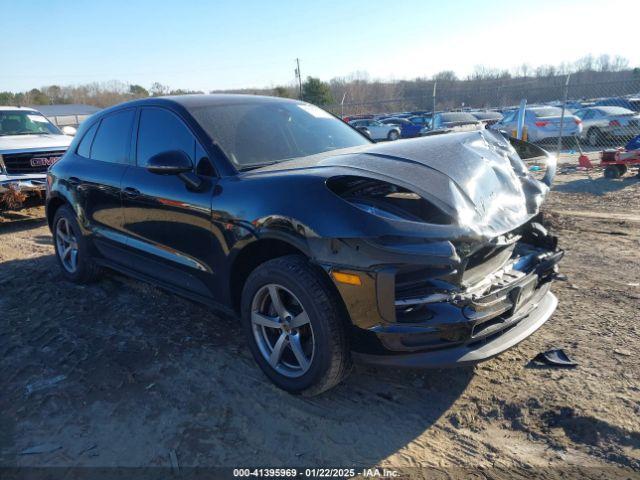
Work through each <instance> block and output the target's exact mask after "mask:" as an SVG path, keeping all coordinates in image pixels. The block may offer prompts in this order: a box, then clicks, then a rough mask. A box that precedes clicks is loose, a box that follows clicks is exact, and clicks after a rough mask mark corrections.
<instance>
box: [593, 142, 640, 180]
mask: <svg viewBox="0 0 640 480" xmlns="http://www.w3.org/2000/svg"><path fill="white" fill-rule="evenodd" d="M600 166H601V167H602V168H604V176H605V177H607V178H618V177H621V176H622V175H624V174H625V173H627V170H628V169H629V167H631V166H636V167H638V169H639V170H638V175H640V150H625V149H624V148H618V149H615V150H604V151H603V152H602V153H601V154H600Z"/></svg>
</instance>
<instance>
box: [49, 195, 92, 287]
mask: <svg viewBox="0 0 640 480" xmlns="http://www.w3.org/2000/svg"><path fill="white" fill-rule="evenodd" d="M52 234H53V245H54V248H55V251H56V259H57V260H58V264H59V265H60V269H61V270H62V274H63V275H64V277H65V278H66V279H67V280H69V281H71V282H74V283H80V284H83V283H90V282H92V281H94V280H96V279H97V278H98V277H99V276H100V273H101V270H100V268H99V267H98V266H97V265H96V264H95V262H94V260H93V258H92V256H91V248H90V245H89V242H88V240H87V239H86V238H85V237H84V236H83V235H82V232H81V230H80V227H79V226H78V221H77V220H76V216H75V214H74V212H73V210H72V209H71V207H69V206H68V205H63V206H61V207H60V208H59V209H58V210H57V211H56V214H55V216H54V218H53V228H52ZM73 245H75V247H76V248H75V254H74V253H73V251H74V249H73ZM66 246H71V250H70V251H69V253H68V254H65V251H66V248H65V247H66ZM74 257H75V260H74V261H72V260H73V258H74Z"/></svg>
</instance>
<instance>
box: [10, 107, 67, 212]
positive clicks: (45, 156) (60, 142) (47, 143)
mask: <svg viewBox="0 0 640 480" xmlns="http://www.w3.org/2000/svg"><path fill="white" fill-rule="evenodd" d="M63 130H64V132H63V131H61V130H60V129H58V127H56V126H55V125H54V124H52V123H51V122H50V121H49V120H47V119H46V117H45V116H44V115H42V114H41V113H40V112H38V111H37V110H34V109H32V108H25V107H0V209H2V208H3V206H6V205H3V204H9V203H10V202H9V201H8V200H7V199H8V198H16V194H17V198H24V197H25V196H29V195H33V194H35V193H39V192H42V191H44V190H45V186H46V178H47V168H49V167H50V166H51V165H53V164H54V163H55V162H57V161H58V159H60V157H61V156H62V154H63V153H64V152H65V151H66V149H67V147H68V146H69V144H70V143H71V140H73V138H72V137H71V136H70V135H73V134H74V133H75V129H74V128H72V127H64V129H63ZM9 194H13V195H9ZM13 205H15V203H13Z"/></svg>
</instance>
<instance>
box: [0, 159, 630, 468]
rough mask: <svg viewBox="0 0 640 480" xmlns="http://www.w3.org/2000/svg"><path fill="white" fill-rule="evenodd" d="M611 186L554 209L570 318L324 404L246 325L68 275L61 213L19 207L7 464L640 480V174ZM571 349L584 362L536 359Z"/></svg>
mask: <svg viewBox="0 0 640 480" xmlns="http://www.w3.org/2000/svg"><path fill="white" fill-rule="evenodd" d="M592 177H593V178H592V179H590V178H589V177H588V176H587V175H586V174H585V173H581V172H574V173H564V174H560V175H558V177H557V182H556V186H555V189H554V192H553V193H552V194H551V196H550V198H549V200H548V202H547V204H546V205H545V210H546V212H547V214H548V218H549V219H550V221H551V224H552V225H553V228H554V230H555V232H556V233H557V234H558V235H559V237H560V243H561V246H562V247H563V248H564V249H565V250H566V257H565V260H564V261H563V263H562V272H563V273H565V274H566V275H567V277H568V281H567V282H557V283H556V285H555V286H554V291H555V293H556V295H557V296H558V298H559V301H560V303H559V307H558V310H557V312H556V314H555V315H554V316H553V317H552V319H551V320H550V321H549V322H548V323H547V324H545V325H544V326H543V327H542V328H541V329H540V330H539V331H538V332H537V333H535V334H534V335H533V336H532V337H531V338H529V339H527V340H526V341H524V342H523V343H522V344H520V345H519V346H518V347H516V348H514V349H512V350H510V351H508V352H506V353H505V354H503V355H502V356H500V357H499V358H496V359H493V360H491V361H488V362H486V363H483V364H480V365H478V366H476V367H473V368H462V369H452V370H431V371H404V370H401V371H398V370H391V369H373V368H369V367H364V366H358V367H356V368H355V370H354V372H353V374H352V375H351V376H350V377H349V378H348V379H347V381H345V382H344V383H343V384H342V385H340V386H338V387H337V388H336V389H334V390H332V391H330V392H328V393H326V394H324V395H322V396H320V397H316V398H312V399H308V398H299V397H294V396H290V395H288V394H286V393H283V392H281V391H279V390H278V389H276V388H275V387H273V386H271V384H270V383H269V382H268V381H267V379H266V378H265V377H264V376H263V375H262V374H261V372H260V371H259V370H258V368H257V367H256V366H255V365H254V362H253V360H252V358H251V357H250V354H249V352H248V351H247V349H246V348H245V346H244V342H243V339H242V336H241V332H240V330H239V328H238V325H237V321H236V320H235V319H233V318H217V317H216V316H214V315H213V314H212V313H210V312H209V311H208V310H207V309H206V308H204V307H202V306H199V305H196V304H193V303H191V302H189V301H187V300H183V299H181V298H179V297H177V296H175V295H172V294H169V293H165V292H163V291H161V290H159V289H157V288H155V287H153V286H149V285H146V284H143V283H140V282H137V281H133V280H129V279H127V278H124V277H122V276H119V275H115V274H112V275H108V276H106V277H104V278H103V279H102V280H101V281H99V282H98V283H95V284H93V285H91V286H76V285H72V284H69V283H67V282H65V281H64V280H63V279H62V277H61V275H60V272H59V270H58V266H57V264H56V262H55V259H54V256H53V247H52V242H51V236H50V233H49V230H48V228H47V226H46V223H45V221H44V219H43V218H42V215H43V209H42V208H32V209H27V210H24V211H20V212H5V213H4V214H3V215H0V385H1V387H0V465H3V466H16V465H18V466H43V465H47V466H50V465H51V466H156V465H157V466H163V465H164V466H166V465H170V464H171V463H172V461H173V463H175V462H176V461H177V462H179V465H181V466H230V467H235V466H248V465H252V466H316V467H322V466H325V467H326V466H352V465H355V466H360V467H369V466H375V465H379V466H387V467H396V468H405V467H424V466H428V467H435V468H436V469H437V470H435V471H440V472H445V473H446V475H449V477H451V474H450V472H452V471H455V469H456V467H465V468H477V467H480V468H483V469H484V472H485V475H486V476H487V477H489V478H513V477H522V478H525V477H530V476H531V475H532V474H534V473H536V474H538V475H539V476H542V477H555V476H558V475H559V472H565V473H566V471H568V470H571V471H572V472H574V473H576V472H577V473H578V474H579V475H580V476H582V477H584V478H602V477H603V476H605V477H609V476H618V475H619V476H621V477H622V478H628V477H629V476H633V475H634V474H637V473H638V472H639V471H640V359H639V356H638V352H639V351H640V322H639V320H640V315H639V314H638V311H639V307H640V181H639V180H638V179H635V178H631V177H630V176H629V175H627V177H625V178H623V179H619V180H607V179H604V178H602V176H601V174H593V175H592ZM552 347H560V348H563V349H564V350H565V351H566V352H567V353H568V354H569V355H570V356H571V357H572V358H573V359H574V360H576V361H577V362H578V363H579V366H578V367H577V368H575V369H554V368H550V367H546V368H543V367H539V366H536V365H534V364H532V363H531V362H530V360H531V359H532V358H533V357H535V355H536V354H537V353H538V352H541V351H544V350H547V349H549V348H552ZM34 447H35V452H34V453H31V454H28V453H29V450H28V449H30V448H34ZM38 452H39V453H38ZM172 459H173V460H172ZM406 471H411V472H413V474H412V476H420V475H421V473H420V472H421V471H420V470H411V469H408V470H406ZM431 471H432V472H433V471H434V470H431ZM634 471H635V473H634ZM447 472H449V473H447ZM443 478H444V477H443Z"/></svg>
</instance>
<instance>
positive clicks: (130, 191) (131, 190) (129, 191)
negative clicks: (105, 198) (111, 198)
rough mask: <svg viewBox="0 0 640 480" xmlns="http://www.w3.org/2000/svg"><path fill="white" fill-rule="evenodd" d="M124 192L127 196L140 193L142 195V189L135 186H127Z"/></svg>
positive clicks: (134, 195)
mask: <svg viewBox="0 0 640 480" xmlns="http://www.w3.org/2000/svg"><path fill="white" fill-rule="evenodd" d="M123 192H124V194H125V195H126V196H127V197H137V196H138V195H140V190H138V189H137V188H133V187H127V188H125V189H124V190H123Z"/></svg>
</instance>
